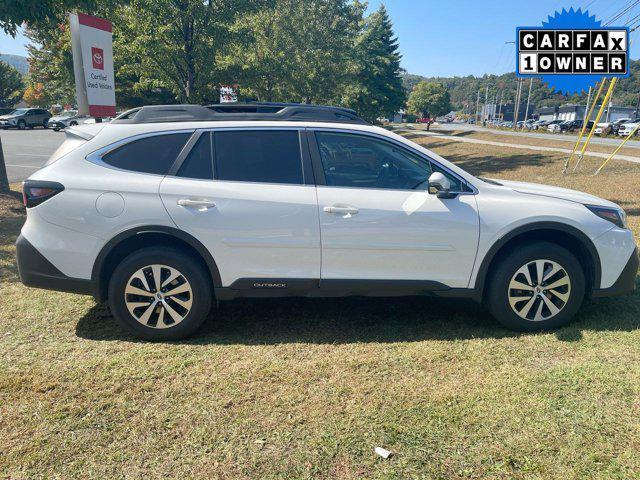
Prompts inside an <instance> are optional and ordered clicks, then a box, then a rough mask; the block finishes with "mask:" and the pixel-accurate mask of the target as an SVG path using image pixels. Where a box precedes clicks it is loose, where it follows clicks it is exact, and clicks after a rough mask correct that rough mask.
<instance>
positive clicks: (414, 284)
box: [215, 278, 480, 301]
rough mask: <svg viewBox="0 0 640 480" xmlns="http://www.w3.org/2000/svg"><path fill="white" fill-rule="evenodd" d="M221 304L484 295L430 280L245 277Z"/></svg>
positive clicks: (223, 291)
mask: <svg viewBox="0 0 640 480" xmlns="http://www.w3.org/2000/svg"><path fill="white" fill-rule="evenodd" d="M215 295H216V299H217V300H220V301H224V300H233V299H235V298H280V297H349V296H366V297H399V296H410V295H419V296H437V297H456V298H471V299H474V300H478V299H479V298H480V294H479V292H478V291H476V290H474V289H467V288H450V287H448V286H446V285H444V284H442V283H439V282H433V281H426V280H360V279H326V280H318V279H292V278H279V279H276V278H241V279H238V280H236V281H235V282H233V284H231V285H230V286H229V287H220V288H216V289H215Z"/></svg>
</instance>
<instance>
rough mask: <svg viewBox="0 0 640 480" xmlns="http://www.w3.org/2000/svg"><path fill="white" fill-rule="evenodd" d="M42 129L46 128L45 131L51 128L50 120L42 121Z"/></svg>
mask: <svg viewBox="0 0 640 480" xmlns="http://www.w3.org/2000/svg"><path fill="white" fill-rule="evenodd" d="M42 128H44V129H45V130H46V129H48V128H49V120H47V119H46V118H45V119H44V120H43V121H42Z"/></svg>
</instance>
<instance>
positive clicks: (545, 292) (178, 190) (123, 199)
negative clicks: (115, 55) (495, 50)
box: [17, 104, 638, 340]
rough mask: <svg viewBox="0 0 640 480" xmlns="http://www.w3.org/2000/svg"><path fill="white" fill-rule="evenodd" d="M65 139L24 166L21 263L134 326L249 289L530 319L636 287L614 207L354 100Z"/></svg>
mask: <svg viewBox="0 0 640 480" xmlns="http://www.w3.org/2000/svg"><path fill="white" fill-rule="evenodd" d="M66 135H67V139H66V141H65V142H64V143H63V145H62V146H61V147H60V148H59V149H58V151H57V152H56V153H54V155H53V156H52V157H51V159H50V160H49V161H48V162H47V164H46V166H45V167H44V168H42V169H41V170H39V171H38V172H36V173H35V174H34V175H32V176H31V178H29V179H28V180H27V181H25V182H24V202H25V205H26V207H27V221H26V223H25V225H24V227H23V228H22V233H21V235H20V237H19V238H18V241H17V257H18V267H19V271H20V277H21V279H22V282H23V283H24V284H25V285H29V286H34V287H41V288H48V289H54V290H62V291H71V292H78V293H84V294H91V295H94V296H95V297H96V298H97V299H98V300H101V301H102V300H108V301H109V305H110V307H111V310H112V312H113V315H114V316H115V317H116V318H117V319H118V320H119V321H120V322H122V323H123V324H124V325H125V326H127V327H128V328H129V329H131V330H132V331H133V332H134V333H135V334H137V335H138V336H140V337H142V338H145V339H151V340H163V339H178V338H182V337H185V336H187V335H190V334H192V333H193V332H195V331H196V330H197V329H198V327H199V326H200V325H201V324H202V322H203V321H204V320H205V318H206V317H207V315H208V314H209V311H210V309H211V306H212V303H213V301H214V299H215V300H218V301H219V300H227V299H232V298H237V297H265V296H268V297H272V296H321V297H322V296H345V295H379V296H394V295H416V294H419V295H438V296H458V297H469V298H473V299H475V300H477V301H482V302H484V303H485V304H486V305H487V307H488V308H489V310H490V311H491V312H492V313H493V315H494V316H495V317H496V318H497V319H498V320H499V321H500V322H502V323H503V324H504V325H506V326H508V327H511V328H515V329H519V330H529V331H531V330H539V329H548V328H554V327H558V326H560V325H563V324H565V323H566V322H568V321H569V320H570V319H571V317H572V316H573V315H574V314H575V313H576V312H577V311H578V308H579V307H580V305H581V303H582V301H583V299H584V298H585V296H591V297H599V296H606V295H618V294H622V293H625V292H628V291H631V290H633V288H634V285H635V278H636V272H637V269H638V255H637V251H636V245H635V242H634V238H633V235H632V233H631V231H630V230H629V229H628V228H627V226H626V217H625V213H624V212H623V211H622V209H621V208H620V207H619V206H618V205H616V204H614V203H611V202H609V201H607V200H603V199H601V198H597V197H594V196H591V195H587V194H584V193H580V192H576V191H572V190H565V189H561V188H555V187H548V186H542V185H536V184H530V183H520V182H505V181H496V180H489V179H483V178H476V177H474V176H472V175H470V174H468V173H467V172H465V171H464V170H462V169H460V168H459V167H457V166H456V165H454V164H452V163H450V162H448V161H447V160H445V159H444V158H442V157H440V156H438V155H436V154H435V153H433V152H431V151H429V150H427V149H425V148H422V147H421V146H419V145H416V144H415V143H412V142H411V141H409V140H407V139H405V138H403V137H400V136H398V135H396V134H394V133H391V132H389V131H386V130H384V129H381V128H377V127H373V126H370V125H368V124H367V123H366V122H364V121H362V120H361V119H359V118H358V117H357V115H355V112H353V111H351V110H346V109H340V108H334V107H320V106H309V105H294V104H244V105H243V104H235V105H230V106H212V107H201V106H193V105H182V106H155V107H142V108H139V109H134V110H131V111H129V112H126V113H124V114H123V115H121V116H120V117H118V118H117V119H115V120H114V121H112V122H111V123H109V124H95V125H85V126H79V127H74V128H70V129H67V131H66Z"/></svg>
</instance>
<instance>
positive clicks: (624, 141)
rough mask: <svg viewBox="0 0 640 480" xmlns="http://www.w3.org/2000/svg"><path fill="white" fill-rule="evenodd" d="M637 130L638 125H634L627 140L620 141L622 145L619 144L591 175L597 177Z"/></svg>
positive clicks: (639, 125) (639, 126)
mask: <svg viewBox="0 0 640 480" xmlns="http://www.w3.org/2000/svg"><path fill="white" fill-rule="evenodd" d="M638 128H640V124H638V125H636V128H634V129H633V131H632V132H631V133H630V134H629V135H627V138H625V139H624V140H623V141H622V143H621V144H620V145H618V148H616V149H615V150H614V151H613V153H612V154H611V155H609V158H607V159H606V160H605V161H604V163H603V164H602V165H600V168H598V169H597V170H596V173H594V174H593V175H594V176H596V175H598V174H599V173H600V170H602V169H603V168H604V166H605V165H606V164H607V163H609V160H611V159H612V158H613V157H614V156H615V154H616V153H618V152H619V151H620V149H621V148H622V147H624V144H625V143H627V141H628V140H629V139H630V138H631V137H633V136H634V135H635V134H636V131H637V130H638Z"/></svg>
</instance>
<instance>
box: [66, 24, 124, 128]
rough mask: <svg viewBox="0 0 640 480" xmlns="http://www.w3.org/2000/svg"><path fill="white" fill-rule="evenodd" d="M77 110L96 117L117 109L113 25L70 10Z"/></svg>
mask: <svg viewBox="0 0 640 480" xmlns="http://www.w3.org/2000/svg"><path fill="white" fill-rule="evenodd" d="M69 22H70V24H71V47H72V51H73V70H74V75H75V80H76V99H77V102H78V113H79V114H80V115H91V116H93V117H96V118H103V117H111V116H113V115H115V113H116V90H115V79H114V75H113V46H112V33H111V32H112V25H111V22H110V21H108V20H105V19H104V18H98V17H92V16H91V15H86V14H84V13H77V14H75V13H70V14H69Z"/></svg>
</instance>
